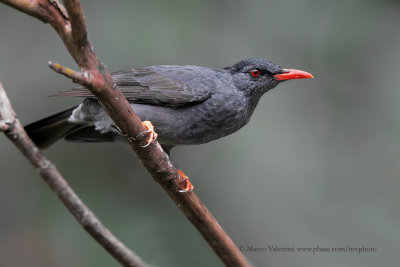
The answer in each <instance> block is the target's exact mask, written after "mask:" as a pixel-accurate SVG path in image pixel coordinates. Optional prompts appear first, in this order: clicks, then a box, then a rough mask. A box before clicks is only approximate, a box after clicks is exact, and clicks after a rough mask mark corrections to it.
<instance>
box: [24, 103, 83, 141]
mask: <svg viewBox="0 0 400 267" xmlns="http://www.w3.org/2000/svg"><path fill="white" fill-rule="evenodd" d="M75 108H76V107H73V108H70V109H67V110H64V111H62V112H60V113H57V114H54V115H52V116H49V117H47V118H44V119H41V120H39V121H36V122H33V123H31V124H29V125H27V126H25V131H26V132H27V133H28V135H29V137H30V138H31V139H32V140H33V142H35V144H36V145H37V146H38V147H39V148H47V147H49V146H50V145H52V144H53V143H55V142H56V141H58V140H59V139H61V138H63V137H64V136H65V135H67V134H68V133H70V132H71V131H74V130H76V129H78V128H80V127H82V126H81V125H78V124H75V123H71V122H69V121H68V118H69V116H71V114H72V111H73V110H74V109H75Z"/></svg>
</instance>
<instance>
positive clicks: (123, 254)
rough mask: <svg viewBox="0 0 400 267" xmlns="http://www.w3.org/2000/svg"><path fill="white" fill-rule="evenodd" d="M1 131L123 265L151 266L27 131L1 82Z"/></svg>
mask: <svg viewBox="0 0 400 267" xmlns="http://www.w3.org/2000/svg"><path fill="white" fill-rule="evenodd" d="M0 126H1V127H0V130H1V131H3V132H4V133H5V135H6V136H7V137H8V138H9V139H10V141H11V142H13V143H14V145H16V146H17V147H18V148H19V150H20V151H21V152H22V153H23V154H24V155H25V157H26V158H27V159H28V160H29V161H30V162H31V164H32V165H33V166H34V167H35V168H36V170H37V171H38V173H39V175H40V176H41V177H42V178H43V180H44V181H45V182H46V183H47V184H48V185H49V187H50V188H51V189H52V190H53V191H54V192H55V193H56V194H57V196H58V198H59V199H60V200H61V201H62V202H63V203H64V205H65V206H66V207H67V208H68V209H69V211H70V212H71V213H72V214H73V215H74V216H75V218H76V220H77V221H78V222H79V223H80V224H81V225H82V226H83V228H84V229H85V230H86V231H87V232H88V233H89V234H90V235H91V236H92V237H93V238H94V239H95V240H96V241H97V242H98V243H99V244H100V245H102V246H103V247H104V248H105V249H106V250H107V251H108V252H109V253H110V254H111V255H112V256H113V257H114V258H115V259H116V260H118V261H119V262H120V263H121V264H122V265H123V266H130V267H134V266H135V267H142V266H147V264H145V263H144V262H143V261H142V260H141V259H140V258H139V257H138V256H137V255H136V254H135V253H134V252H133V251H131V250H130V249H129V248H127V247H126V246H125V245H124V244H123V243H122V242H121V241H119V240H118V239H117V238H116V237H115V236H114V235H113V234H112V233H111V232H110V231H109V230H108V229H107V228H106V227H105V226H104V225H103V224H102V222H101V221H100V220H99V219H98V218H97V217H96V216H95V215H94V214H93V212H92V211H91V210H90V209H89V208H88V207H87V206H86V205H85V204H84V203H83V202H82V200H81V199H80V198H79V197H78V195H77V194H76V193H75V192H74V191H73V190H72V188H71V187H70V186H69V185H68V183H67V182H66V180H65V179H64V178H63V177H62V175H61V174H60V172H59V171H58V170H57V168H56V166H55V165H54V164H53V163H52V162H51V161H50V160H48V159H47V158H46V157H45V156H44V155H43V154H42V153H41V152H40V150H39V149H38V148H37V147H36V145H35V144H34V143H33V142H32V140H31V139H30V138H29V137H28V135H27V134H26V132H25V130H24V127H23V126H22V125H21V123H20V121H19V120H18V119H17V117H16V115H15V112H14V110H13V108H12V106H11V103H10V101H9V99H8V97H7V94H6V92H5V91H4V88H3V86H2V84H1V83H0Z"/></svg>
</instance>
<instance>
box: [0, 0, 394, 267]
mask: <svg viewBox="0 0 400 267" xmlns="http://www.w3.org/2000/svg"><path fill="white" fill-rule="evenodd" d="M83 7H84V10H85V12H86V18H87V24H88V30H89V38H90V40H91V41H92V42H93V44H94V47H95V50H96V52H97V54H98V55H99V57H100V58H101V60H102V61H103V62H105V63H106V64H107V65H108V67H109V69H110V70H111V71H117V70H121V69H128V68H131V67H135V66H137V67H138V66H146V65H154V64H194V65H203V66H209V67H214V68H220V67H225V66H228V65H232V64H234V63H236V62H237V61H239V60H241V59H244V58H248V57H265V58H268V59H270V60H272V61H274V62H276V63H278V64H279V65H281V66H283V67H290V68H299V69H303V70H306V71H309V72H311V73H312V74H314V76H315V79H313V80H302V81H293V82H287V83H284V84H281V85H280V86H279V87H278V88H277V89H275V90H272V91H271V92H269V93H267V94H266V95H265V96H264V97H263V98H262V100H261V101H260V103H259V105H258V107H257V109H256V112H255V114H254V115H253V117H252V120H251V122H250V123H249V125H247V126H246V127H244V128H243V129H241V130H240V131H239V132H237V133H235V134H233V135H231V136H229V137H226V138H223V139H220V140H217V141H214V142H211V143H208V144H205V145H201V146H189V147H179V148H176V149H175V150H173V152H172V158H173V160H174V161H175V162H176V164H177V165H178V166H180V167H181V168H182V169H183V170H184V171H185V172H186V173H187V174H188V175H189V176H190V178H191V181H192V183H193V184H194V185H195V187H196V188H195V190H196V193H197V194H198V195H199V196H200V197H201V198H202V200H203V201H204V202H205V204H206V205H207V206H208V207H209V209H210V210H211V211H212V212H213V214H214V215H215V217H216V218H217V219H218V220H219V222H220V223H221V224H222V226H223V227H224V228H225V230H226V231H227V232H228V233H229V234H230V236H231V237H232V239H233V240H234V241H235V243H236V244H237V245H238V246H244V247H245V248H247V246H253V247H260V248H265V247H268V246H279V247H295V248H297V247H317V246H319V247H346V246H350V247H362V246H364V247H368V248H376V249H377V251H376V252H363V253H360V254H359V253H354V252H353V253H343V252H331V253H326V252H325V253H315V254H313V253H304V252H303V253H295V252H292V253H289V252H286V253H285V252H279V253H278V252H270V251H268V249H267V251H266V252H247V251H245V256H246V257H247V258H248V260H249V261H250V262H251V263H252V264H254V266H267V265H268V266H363V267H365V266H397V265H398V254H399V251H400V194H399V191H400V179H399V178H400V164H399V163H400V161H399V159H400V142H399V141H400V125H399V121H400V105H399V100H400V88H399V85H400V34H399V25H400V3H399V2H398V1H388V0H387V1H382V0H380V1H377V0H375V1H372V0H364V1H361V0H346V1H344V0H339V1H328V0H322V1H321V0H318V1H317V0H301V1H299V0H296V1H295V0H290V1H261V0H259V1H256V0H252V1H249V0H246V1H226V0H225V1H211V0H206V1H205V0H203V1H187V0H186V1H183V0H174V1H165V0H158V1H104V0H103V1H90V2H89V1H83ZM0 36H1V41H0V81H1V82H2V83H3V85H4V87H5V89H6V91H7V93H8V95H9V97H10V99H11V101H12V103H13V105H14V108H15V110H16V111H17V113H18V116H19V118H20V120H21V121H22V122H23V123H24V124H26V123H29V122H32V121H34V120H37V119H39V118H42V117H44V116H46V115H49V114H52V113H56V112H58V111H60V110H63V109H65V108H69V107H71V106H73V105H76V104H77V103H79V99H75V98H48V97H47V96H48V95H50V94H52V93H54V92H58V91H61V90H65V89H68V88H70V87H72V86H74V85H73V84H72V83H71V82H70V81H69V80H68V79H66V78H65V77H62V76H60V75H57V74H55V73H54V72H52V71H51V70H50V69H49V68H48V67H47V61H48V60H52V61H56V62H60V63H62V64H64V65H66V66H71V67H74V68H76V65H75V64H74V62H73V61H72V59H71V58H70V56H69V55H68V54H67V52H66V49H65V48H64V47H63V44H62V43H61V41H60V40H59V38H58V37H57V35H56V34H55V33H54V31H53V30H52V29H51V28H50V27H49V26H48V25H44V24H43V23H41V22H39V21H38V20H36V19H33V18H31V17H28V16H27V15H25V14H22V13H20V12H17V11H16V10H14V9H11V8H9V7H7V6H5V5H0ZM0 151H1V153H0V168H1V171H0V173H1V175H0V176H1V178H0V216H1V217H0V265H1V266H30V267H35V266H45V267H46V266H57V267H64V266H65V267H66V266H119V265H118V264H117V262H116V261H115V260H114V259H113V258H111V256H109V255H108V254H107V253H105V251H104V250H103V249H102V248H101V247H100V246H99V245H98V244H97V243H95V242H94V241H93V240H92V239H91V237H89V235H87V234H86V233H85V232H84V231H83V230H82V228H81V227H80V226H79V225H78V224H77V222H76V221H75V220H74V218H73V217H72V215H71V214H69V213H68V212H67V210H66V209H65V208H64V207H63V206H62V205H61V204H60V201H59V200H58V199H57V198H56V197H55V196H54V194H53V193H52V192H51V191H50V190H49V188H48V187H47V185H45V183H44V182H43V181H41V179H40V178H39V177H38V175H37V174H36V172H35V170H34V169H33V168H32V167H31V166H30V165H29V164H28V162H27V161H26V160H25V158H24V157H23V156H22V155H21V154H20V152H19V151H17V150H16V149H15V147H14V146H13V145H12V144H11V143H10V142H9V141H8V140H7V139H6V138H5V137H4V136H3V135H0ZM45 153H46V155H47V156H48V157H49V158H50V159H51V160H53V161H54V163H56V164H57V166H58V168H59V170H60V171H61V173H62V174H63V175H64V176H65V177H66V179H67V180H68V182H69V183H70V184H71V185H72V187H73V188H74V189H75V190H76V192H77V193H78V194H79V195H80V196H81V197H82V199H83V200H84V201H85V202H86V203H87V204H88V206H89V207H90V208H92V209H93V210H94V212H95V213H96V214H97V215H98V217H99V218H100V219H101V220H102V221H103V222H104V223H105V224H106V226H108V227H109V228H110V229H111V231H113V232H114V233H115V234H116V235H117V236H118V237H119V238H120V239H121V240H122V241H123V242H125V243H126V244H127V245H128V246H129V247H130V248H132V249H133V250H134V251H135V252H137V253H138V254H139V255H140V256H141V257H142V258H143V259H144V260H145V261H147V262H148V263H150V264H152V265H154V266H222V264H221V263H220V261H219V260H218V258H217V257H216V256H215V255H214V253H213V251H212V250H211V249H210V248H209V247H208V245H207V244H206V243H205V242H204V241H203V239H202V237H201V236H200V235H199V234H198V233H197V232H196V230H195V229H194V228H193V227H192V226H191V225H190V223H189V222H188V221H187V220H186V218H185V217H184V216H183V215H182V214H181V213H180V211H179V210H178V209H177V207H176V206H175V205H174V204H173V203H172V201H171V200H169V198H168V197H167V195H166V194H165V193H164V192H163V190H162V189H161V188H160V186H159V185H158V184H156V183H155V182H154V181H153V180H152V178H151V177H150V176H149V175H148V174H147V173H146V171H145V170H144V169H143V168H142V167H141V166H140V163H139V162H138V160H137V158H136V157H135V155H134V154H133V153H131V152H130V151H129V149H127V148H125V147H124V146H122V145H118V144H96V145H94V144H74V143H67V142H65V141H61V142H59V143H57V144H56V145H54V146H53V147H51V148H50V149H48V150H47V151H45Z"/></svg>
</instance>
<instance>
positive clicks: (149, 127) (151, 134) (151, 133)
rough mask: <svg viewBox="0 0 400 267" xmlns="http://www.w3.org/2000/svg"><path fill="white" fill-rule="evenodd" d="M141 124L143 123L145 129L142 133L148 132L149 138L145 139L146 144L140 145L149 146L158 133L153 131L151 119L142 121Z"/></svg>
mask: <svg viewBox="0 0 400 267" xmlns="http://www.w3.org/2000/svg"><path fill="white" fill-rule="evenodd" d="M142 124H143V125H144V127H145V128H146V131H144V133H148V134H149V138H148V139H147V144H145V145H144V146H142V147H147V146H149V145H150V144H151V143H152V142H154V141H156V140H157V136H158V134H157V133H156V132H155V131H154V126H153V124H152V123H151V121H143V122H142Z"/></svg>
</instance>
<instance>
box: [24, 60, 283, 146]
mask: <svg viewBox="0 0 400 267" xmlns="http://www.w3.org/2000/svg"><path fill="white" fill-rule="evenodd" d="M254 70H257V71H259V76H257V77H255V76H253V74H252V73H253V71H254ZM283 72H284V70H283V69H282V68H281V67H279V66H277V65H276V64H274V63H272V62H270V61H268V60H265V59H259V58H257V59H247V60H243V61H241V62H239V63H237V64H235V65H233V66H231V67H227V68H224V69H217V70H214V69H211V68H206V67H199V66H169V65H160V66H150V67H144V68H137V69H132V70H129V71H120V72H116V73H114V74H113V75H112V76H113V79H114V82H115V83H116V84H117V85H118V86H119V88H120V90H121V92H122V93H123V94H124V96H125V97H126V98H127V99H128V101H129V102H130V103H131V105H132V107H133V110H134V111H135V112H136V114H137V115H138V116H139V118H140V119H141V120H142V121H144V120H149V121H151V122H152V123H153V125H154V127H155V131H156V132H157V133H158V141H159V142H160V143H161V144H162V145H163V146H164V147H165V148H167V149H168V150H169V148H171V147H173V146H176V145H191V144H202V143H206V142H209V141H212V140H215V139H218V138H220V137H223V136H226V135H229V134H231V133H233V132H235V131H237V130H238V129H240V128H241V127H243V126H244V125H245V124H246V123H247V122H248V121H249V120H250V117H251V115H252V114H253V111H254V109H255V107H256V105H257V103H258V101H259V99H260V98H261V96H262V95H263V94H264V93H265V92H267V91H268V90H270V89H272V88H274V87H275V86H276V85H278V83H279V81H278V80H277V79H276V78H275V77H274V75H276V74H282V73H283ZM57 95H58V96H78V97H86V99H85V100H84V101H83V103H81V104H80V105H79V106H78V107H76V108H74V109H73V110H68V111H66V112H65V113H61V114H62V116H61V117H60V113H59V114H58V117H60V119H62V120H63V123H64V124H65V126H69V127H65V128H64V132H63V133H62V134H60V131H61V130H60V129H57V131H58V134H57V137H59V136H65V137H66V139H67V140H71V141H86V142H99V141H113V140H116V139H118V134H119V132H118V130H117V128H116V127H115V126H114V123H113V121H112V120H111V119H110V118H109V117H108V116H107V114H106V113H105V112H104V110H103V109H102V107H101V106H100V104H99V103H98V102H97V100H96V99H95V97H94V96H93V95H92V94H91V93H90V92H89V91H88V90H87V89H85V88H75V89H71V90H69V91H66V92H62V93H59V94H57ZM67 115H68V116H67ZM55 117H57V116H51V117H48V118H45V119H43V120H41V121H39V122H36V123H33V124H30V125H28V126H27V127H26V130H27V131H28V133H29V135H30V136H31V137H32V138H33V140H34V141H35V139H36V140H39V139H40V140H42V141H41V142H40V144H39V145H41V146H42V147H46V146H48V145H50V144H51V143H53V142H54V138H53V139H52V140H49V142H45V141H43V140H45V139H46V138H43V136H54V133H52V132H51V130H49V129H51V126H52V125H53V124H54V121H57V119H56V118H55ZM66 118H67V119H66ZM72 126H73V127H72ZM58 128H60V127H58ZM39 137H40V138H39Z"/></svg>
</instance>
